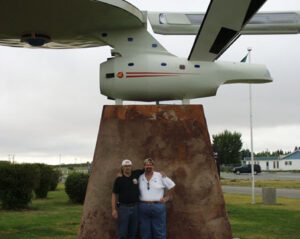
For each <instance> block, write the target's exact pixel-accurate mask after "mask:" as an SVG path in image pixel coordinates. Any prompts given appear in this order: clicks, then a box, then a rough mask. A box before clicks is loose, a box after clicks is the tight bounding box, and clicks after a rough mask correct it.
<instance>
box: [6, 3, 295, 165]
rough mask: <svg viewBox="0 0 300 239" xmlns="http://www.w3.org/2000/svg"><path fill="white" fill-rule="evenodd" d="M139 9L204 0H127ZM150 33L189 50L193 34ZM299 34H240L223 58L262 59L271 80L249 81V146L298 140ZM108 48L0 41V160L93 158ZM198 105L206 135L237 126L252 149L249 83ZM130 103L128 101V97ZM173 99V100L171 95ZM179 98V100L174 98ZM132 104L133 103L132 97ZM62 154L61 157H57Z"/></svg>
mask: <svg viewBox="0 0 300 239" xmlns="http://www.w3.org/2000/svg"><path fill="white" fill-rule="evenodd" d="M129 2H131V3H133V4H134V5H136V6H137V7H138V8H140V9H141V10H150V11H193V12H195V11H205V10H206V8H207V6H208V3H209V1H208V0H198V1H195V0H184V1H182V0H169V1H161V0H143V1H141V0H131V1H129ZM261 10H263V11H282V10H293V11H295V10H296V11H300V1H299V0H285V1H282V0H269V1H268V2H267V3H266V4H265V5H264V7H263V8H262V9H261ZM155 37H156V38H157V39H158V40H159V41H160V42H161V43H162V44H163V45H164V46H165V47H166V48H167V49H168V50H169V51H170V52H171V53H174V54H176V55H178V56H185V57H187V56H188V54H189V52H190V49H191V47H192V45H193V41H194V37H192V36H159V35H155ZM299 43H300V35H285V36H283V35H282V36H275V35H273V36H242V37H240V38H239V39H238V40H237V41H236V42H235V43H234V44H233V45H232V46H231V47H230V49H229V50H227V51H226V53H225V54H224V55H223V56H222V57H221V58H220V59H219V60H220V61H240V60H241V59H242V58H243V57H244V56H245V54H246V53H247V48H248V47H252V48H253V50H252V56H251V61H252V62H253V63H262V64H265V65H266V66H267V67H268V69H269V70H270V72H271V74H272V77H273V78H274V82H273V83H270V84H263V85H254V86H253V125H254V131H253V132H254V151H256V152H258V151H262V150H267V149H268V150H271V151H272V150H277V149H283V150H284V151H288V150H293V149H294V147H295V146H300V110H299V108H300V107H299V102H300V94H299V89H300V87H299V86H300V78H299V76H300V65H299V57H300V44H299ZM109 56H110V48H109V47H102V48H92V49H76V50H36V49H18V48H9V47H0V160H7V159H8V158H9V155H10V158H11V155H14V157H15V161H17V162H44V163H49V164H58V163H59V158H61V162H62V163H69V162H73V163H74V162H76V163H80V162H86V161H91V160H92V157H93V152H94V147H95V143H96V138H97V133H98V127H99V121H100V117H101V111H102V107H103V105H105V104H114V102H113V101H109V100H106V97H104V96H102V95H100V90H99V64H100V63H102V62H103V61H105V60H106V58H107V57H109ZM191 102H192V104H203V105H204V109H205V113H206V118H207V123H208V128H209V132H210V135H213V134H217V133H220V132H222V131H224V130H225V129H228V130H230V131H237V132H240V133H242V140H243V146H244V148H250V130H249V86H248V85H224V86H221V87H220V88H219V90H218V93H217V96H215V97H210V98H205V99H197V100H192V101H191ZM125 103H129V102H125ZM171 103H172V102H171ZM176 103H179V102H176ZM131 104H132V103H131ZM59 155H61V157H59Z"/></svg>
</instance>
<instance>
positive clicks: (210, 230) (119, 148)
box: [78, 105, 232, 239]
mask: <svg viewBox="0 0 300 239" xmlns="http://www.w3.org/2000/svg"><path fill="white" fill-rule="evenodd" d="M146 157H152V158H154V159H155V161H156V165H155V166H156V169H159V170H163V171H164V172H166V173H167V175H168V176H170V177H171V178H172V179H173V180H174V181H175V183H176V191H175V196H174V199H173V202H171V203H169V204H168V238H170V239H183V238H197V239H215V238H218V239H231V238H232V234H231V227H230V224H229V221H228V217H227V213H226V210H225V204H224V198H223V194H222V190H221V186H220V182H219V179H218V176H217V169H216V165H215V162H214V159H213V155H212V148H211V144H210V140H209V134H208V130H207V125H206V121H205V116H204V113H203V108H202V106H201V105H188V106H179V105H176V106H175V105H168V106H162V105H160V106H156V105H148V106H134V105H132V106H104V109H103V114H102V119H101V125H100V132H99V135H98V141H97V145H96V149H95V155H94V161H93V169H92V174H91V177H90V181H89V185H88V189H87V195H86V199H85V204H84V209H83V216H82V221H81V227H80V231H79V234H78V238H80V239H114V238H117V237H116V222H114V220H113V219H112V217H111V206H110V198H111V190H112V184H113V180H114V178H115V176H116V173H117V172H118V170H119V168H120V163H121V160H122V159H124V158H129V159H131V160H132V161H133V163H134V166H135V167H136V168H142V167H143V160H144V159H145V158H146Z"/></svg>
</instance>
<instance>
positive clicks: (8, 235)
mask: <svg viewBox="0 0 300 239" xmlns="http://www.w3.org/2000/svg"><path fill="white" fill-rule="evenodd" d="M81 212H82V206H80V205H74V204H71V203H69V202H68V197H67V195H66V194H65V192H64V189H63V188H62V187H61V186H60V187H59V189H58V190H57V191H55V192H50V193H49V194H48V198H47V199H42V200H41V199H39V200H33V203H32V205H31V209H30V210H23V211H4V210H0V238H1V239H2V238H3V239H17V238H18V239H37V238H38V239H48V238H64V239H71V238H72V239H73V238H75V237H76V233H77V231H78V226H79V223H80V217H81Z"/></svg>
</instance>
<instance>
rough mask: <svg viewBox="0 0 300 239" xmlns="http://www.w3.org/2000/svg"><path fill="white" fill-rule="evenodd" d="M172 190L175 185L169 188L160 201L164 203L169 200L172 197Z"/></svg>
mask: <svg viewBox="0 0 300 239" xmlns="http://www.w3.org/2000/svg"><path fill="white" fill-rule="evenodd" d="M174 190H175V186H174V187H173V188H171V189H169V190H168V191H167V192H166V194H165V195H164V196H163V197H162V198H161V199H160V201H161V202H162V203H166V202H168V201H171V200H172V199H173V193H174Z"/></svg>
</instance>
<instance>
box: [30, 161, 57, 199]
mask: <svg viewBox="0 0 300 239" xmlns="http://www.w3.org/2000/svg"><path fill="white" fill-rule="evenodd" d="M34 165H36V166H37V167H38V168H39V170H40V180H39V183H38V185H37V187H36V188H35V189H34V192H35V196H36V197H37V198H46V197H47V195H48V192H49V190H50V184H51V177H52V173H53V169H52V168H51V167H50V166H48V165H46V164H34Z"/></svg>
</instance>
